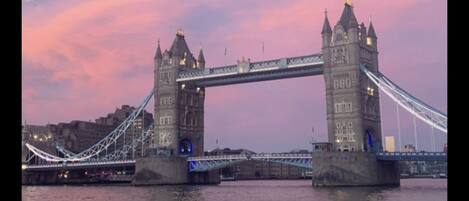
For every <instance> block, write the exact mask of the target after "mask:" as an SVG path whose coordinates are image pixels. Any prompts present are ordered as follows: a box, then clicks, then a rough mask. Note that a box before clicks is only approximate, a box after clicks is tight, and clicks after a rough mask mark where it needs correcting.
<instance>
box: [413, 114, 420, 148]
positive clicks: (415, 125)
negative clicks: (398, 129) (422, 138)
mask: <svg viewBox="0 0 469 201" xmlns="http://www.w3.org/2000/svg"><path fill="white" fill-rule="evenodd" d="M412 121H413V122H414V138H415V151H418V149H419V148H418V147H419V144H418V140H417V122H416V120H415V116H412Z"/></svg>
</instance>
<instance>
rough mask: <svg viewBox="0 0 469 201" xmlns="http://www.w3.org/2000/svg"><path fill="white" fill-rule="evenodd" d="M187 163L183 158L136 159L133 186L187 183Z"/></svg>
mask: <svg viewBox="0 0 469 201" xmlns="http://www.w3.org/2000/svg"><path fill="white" fill-rule="evenodd" d="M188 169H189V168H188V166H187V161H186V159H185V158H183V157H161V158H160V157H158V158H153V157H145V158H137V160H136V163H135V175H134V179H133V180H132V184H134V185H164V184H187V183H189V179H188V178H189V176H188V174H189V170H188Z"/></svg>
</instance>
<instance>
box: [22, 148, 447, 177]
mask: <svg viewBox="0 0 469 201" xmlns="http://www.w3.org/2000/svg"><path fill="white" fill-rule="evenodd" d="M376 157H377V159H378V160H388V161H446V160H447V154H446V153H444V152H378V153H376ZM246 160H260V161H270V162H277V163H283V164H289V165H294V166H298V167H303V168H308V169H310V168H312V164H311V155H310V154H277V153H269V154H252V155H249V154H241V155H219V156H201V157H188V158H187V161H188V163H189V170H190V171H191V172H202V171H207V170H211V169H216V168H222V167H225V166H229V165H231V164H234V163H238V162H242V161H246ZM134 166H135V160H134V159H131V160H116V161H86V162H73V163H54V164H41V165H24V166H23V169H24V170H27V171H44V170H64V169H85V168H98V167H134Z"/></svg>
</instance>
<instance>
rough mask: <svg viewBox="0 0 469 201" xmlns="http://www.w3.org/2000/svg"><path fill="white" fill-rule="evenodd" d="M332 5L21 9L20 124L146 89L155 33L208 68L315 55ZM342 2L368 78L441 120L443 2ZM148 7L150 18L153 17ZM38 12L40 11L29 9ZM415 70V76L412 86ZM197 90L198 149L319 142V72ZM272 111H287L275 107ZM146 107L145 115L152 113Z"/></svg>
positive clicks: (440, 137)
mask: <svg viewBox="0 0 469 201" xmlns="http://www.w3.org/2000/svg"><path fill="white" fill-rule="evenodd" d="M343 3H344V2H343V1H336V2H329V1H320V2H314V4H313V3H312V2H308V1H299V2H295V3H291V2H288V3H287V2H286V1H277V2H275V3H269V4H268V5H266V4H265V3H264V4H262V3H260V2H249V3H248V2H244V1H241V2H237V3H236V5H235V4H231V3H223V4H221V3H217V2H215V1H206V2H203V3H201V4H199V5H197V4H194V3H193V2H186V3H185V4H179V5H176V4H173V3H169V2H164V3H163V2H154V1H151V2H150V1H141V2H140V1H135V2H134V1H129V2H127V1H122V2H119V3H117V2H112V3H111V2H109V1H95V2H78V1H69V2H67V3H65V2H49V1H28V2H23V24H22V28H23V39H22V40H23V50H22V51H23V52H22V56H23V58H22V60H23V66H22V69H23V93H22V95H23V100H22V104H23V113H22V115H23V121H27V122H28V123H31V124H45V123H46V122H51V123H57V122H69V121H71V120H74V119H79V120H88V119H94V118H96V117H98V116H102V115H103V114H107V113H108V112H109V111H112V110H113V109H114V108H115V107H117V106H119V105H123V104H128V105H132V106H136V105H137V104H138V103H139V102H140V101H141V99H142V98H143V96H144V95H146V94H147V92H148V90H150V89H151V87H152V86H153V55H154V53H155V50H156V41H157V40H158V38H159V39H160V41H161V47H162V49H163V50H164V49H169V45H170V44H171V42H172V40H173V39H174V37H175V32H176V29H177V28H179V27H181V28H182V29H183V30H184V32H185V35H186V38H187V42H188V44H189V48H190V49H191V51H192V53H193V54H195V55H196V54H197V52H198V50H199V48H200V46H202V47H203V50H204V55H205V59H206V61H207V66H208V67H215V66H222V65H230V64H235V63H236V60H238V59H241V57H243V56H244V57H246V58H251V60H254V61H259V60H267V59H273V58H278V57H287V56H297V55H305V54H312V53H319V52H320V50H321V38H320V31H321V28H322V22H323V19H324V8H327V9H328V17H329V21H330V22H331V25H332V26H333V25H335V23H336V22H337V20H338V17H339V15H340V12H341V10H342V7H343ZM142 5H146V6H145V7H144V6H142ZM354 5H355V13H356V15H357V19H358V20H359V22H362V21H363V22H365V24H366V25H367V26H368V15H372V16H373V17H372V20H373V25H374V27H375V30H376V32H377V35H378V44H379V45H378V46H379V52H380V55H379V60H380V71H381V72H383V73H384V74H386V75H387V76H388V77H390V78H391V79H392V80H393V81H394V82H395V83H397V84H399V85H400V86H401V87H403V88H404V89H405V90H407V91H409V92H411V93H412V94H414V95H415V96H416V97H417V98H419V99H421V100H423V101H424V102H427V103H428V104H429V105H431V106H434V107H435V108H437V109H439V110H441V111H442V112H444V113H446V111H447V100H446V93H447V91H446V90H447V89H446V88H447V84H446V82H447V80H446V74H447V64H446V62H447V57H446V49H447V43H446V38H447V33H446V25H447V24H446V2H440V1H438V2H431V3H428V1H392V2H382V5H379V6H377V5H376V4H373V2H372V1H360V2H354ZM124 7H125V8H124ZM173 7H174V8H175V9H174V10H171V12H169V11H165V8H173ZM246 7H250V8H252V10H245V9H243V8H246ZM117 8H118V9H117ZM156 8H158V10H159V11H162V12H157V13H153V12H154V11H153V10H152V9H156ZM44 10H48V11H50V12H46V13H44V12H40V11H44ZM166 10H169V9H166ZM85 11H86V14H84V13H85ZM117 11H119V13H116V12H117ZM223 11H224V12H223ZM78 14H80V15H78ZM213 16H217V17H215V18H213ZM391 16H400V17H394V18H393V17H391ZM396 18H397V19H396ZM385 19H386V20H385ZM175 22H179V23H175ZM202 22H203V23H202ZM226 24H228V25H229V26H226ZM427 32H431V33H432V35H430V36H429V35H427V34H426V33H427ZM285 36H288V37H285ZM285 38H290V40H284V39H285ZM430 42H431V43H430ZM269 46H270V47H269ZM225 52H226V53H225ZM225 54H226V55H225ZM419 54H420V55H419ZM416 55H418V56H416ZM404 70H405V71H406V73H403V71H404ZM421 74H425V76H426V79H419V78H421ZM206 91H207V96H206V104H205V111H206V114H205V124H206V125H205V144H206V149H207V150H210V149H213V148H215V147H216V144H215V139H219V141H220V146H221V147H240V148H246V149H251V150H254V151H259V152H260V151H287V150H289V149H293V148H310V145H308V144H307V143H306V141H308V140H309V139H310V137H311V127H313V126H314V128H315V132H314V134H315V137H316V139H320V140H322V141H324V140H325V139H326V132H327V131H326V130H327V129H326V116H325V95H324V93H325V91H324V78H323V77H322V76H314V77H305V78H295V79H286V80H277V81H268V82H260V83H250V84H240V85H234V86H227V87H215V88H208V89H207V90H206ZM381 97H382V98H381V105H382V122H383V128H382V130H383V135H384V136H386V135H389V134H390V133H392V134H393V135H395V136H396V135H397V129H396V117H395V114H394V113H395V103H393V102H391V101H390V100H389V98H387V97H386V96H385V95H384V94H382V95H381ZM280 104H282V105H288V106H291V107H277V106H278V105H280ZM149 105H150V106H149V107H147V111H152V110H153V109H152V108H153V107H152V106H151V105H153V104H152V103H150V104H149ZM400 112H401V116H400V117H401V131H402V138H403V139H402V146H403V145H404V144H413V143H414V142H413V138H414V136H413V127H412V118H411V117H410V114H408V113H407V112H406V111H405V110H404V109H403V108H401V110H400ZM46 114H47V115H46ZM245 119H251V120H252V121H249V122H247V121H245ZM418 125H419V127H418V129H419V140H420V139H421V140H428V139H426V137H427V136H428V131H430V128H429V127H428V126H426V125H424V123H422V122H420V121H419V122H418ZM435 135H436V136H437V142H438V143H437V146H436V148H437V150H441V149H442V147H443V146H442V145H443V143H444V142H446V140H445V138H446V135H444V134H443V133H441V132H439V131H437V130H436V129H435ZM251 136H255V137H251ZM384 136H383V137H384ZM246 138H248V139H250V140H246ZM395 139H396V144H397V136H396V137H395ZM425 142H427V141H425ZM421 144H425V145H428V144H430V143H428V142H427V143H421ZM440 144H441V146H440ZM243 146H245V147H243ZM419 148H420V147H419ZM423 148H425V147H423Z"/></svg>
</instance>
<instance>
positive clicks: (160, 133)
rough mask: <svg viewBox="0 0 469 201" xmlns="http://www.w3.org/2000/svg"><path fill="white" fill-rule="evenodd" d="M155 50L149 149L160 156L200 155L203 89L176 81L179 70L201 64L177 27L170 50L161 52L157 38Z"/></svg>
mask: <svg viewBox="0 0 469 201" xmlns="http://www.w3.org/2000/svg"><path fill="white" fill-rule="evenodd" d="M156 52H157V53H156V55H155V71H154V72H155V78H154V80H155V97H154V98H155V99H154V100H155V132H154V135H153V138H152V144H153V147H152V149H151V150H152V151H151V152H153V153H152V154H156V155H160V156H161V155H164V156H200V155H202V154H203V141H204V140H203V128H204V122H203V112H204V110H203V108H204V97H205V96H204V90H203V89H201V88H198V87H196V86H195V85H192V84H191V83H183V84H180V83H177V82H176V78H177V75H178V74H179V72H181V71H190V70H195V69H198V68H200V67H201V65H199V64H198V63H197V60H196V59H195V58H194V56H193V54H192V53H191V51H190V50H189V47H188V46H187V43H186V41H185V37H184V33H183V32H182V30H180V29H179V30H178V31H177V33H176V37H175V39H174V41H173V43H172V45H171V48H170V49H169V50H165V51H164V53H163V54H162V55H161V50H160V46H159V42H158V47H157V51H156ZM199 57H200V55H199ZM202 58H203V54H202ZM203 65H205V61H203ZM155 150H156V153H155Z"/></svg>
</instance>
